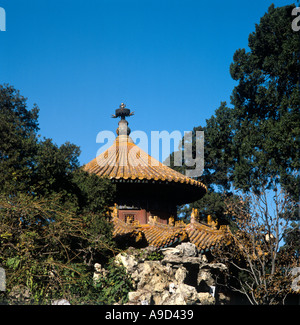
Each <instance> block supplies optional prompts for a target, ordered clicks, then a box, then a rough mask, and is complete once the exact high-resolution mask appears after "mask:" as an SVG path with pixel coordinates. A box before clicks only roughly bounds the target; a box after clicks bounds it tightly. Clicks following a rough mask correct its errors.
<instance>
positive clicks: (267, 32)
mask: <svg viewBox="0 0 300 325" xmlns="http://www.w3.org/2000/svg"><path fill="white" fill-rule="evenodd" d="M293 8H294V5H290V6H284V7H278V8H275V7H274V6H273V5H272V6H271V7H270V8H269V10H268V12H267V13H266V14H265V15H264V16H263V17H262V18H261V20H260V23H259V24H257V25H256V26H255V31H254V32H253V33H251V34H250V35H249V49H250V50H249V51H248V52H247V51H246V50H245V49H238V50H237V51H236V52H235V53H234V56H233V62H232V64H231V65H230V73H231V76H232V78H233V79H234V80H236V81H237V86H235V87H234V89H233V91H232V96H231V102H232V105H233V107H232V108H229V107H227V104H226V103H225V102H222V103H221V105H220V107H219V108H218V109H217V110H216V111H215V114H214V115H213V116H212V117H211V118H209V119H207V120H206V125H205V126H204V127H202V126H198V127H195V128H194V130H193V135H195V134H196V131H204V141H205V142H204V148H205V150H204V164H205V165H204V173H203V175H202V176H201V178H200V179H199V180H201V181H202V182H203V183H204V184H206V185H207V186H208V193H207V194H206V195H205V197H204V198H203V199H201V200H200V201H198V202H195V203H193V204H192V205H191V206H190V207H189V209H188V210H187V209H186V207H184V208H183V210H184V211H183V213H185V214H190V211H191V208H192V207H195V208H198V209H199V212H200V217H202V218H204V217H206V216H207V214H212V215H213V216H214V217H215V218H220V217H222V215H224V204H223V202H224V198H225V197H226V196H228V195H232V189H233V188H235V189H238V190H241V191H243V192H249V191H253V192H255V193H259V192H260V191H261V190H265V189H271V190H272V189H273V190H274V189H275V188H276V187H277V186H278V184H279V185H280V186H281V187H283V188H284V189H285V191H286V192H287V193H289V195H290V196H291V197H292V198H293V200H294V201H295V202H297V201H298V198H299V193H300V182H299V172H298V171H299V167H300V165H299V162H300V157H299V152H300V150H299V138H300V115H299V103H300V92H299V89H300V87H299V80H300V79H299V71H300V66H299V63H300V62H299V55H298V54H299V52H300V42H299V35H298V33H296V32H294V31H293V30H292V28H291V21H292V19H293V16H292V15H291V11H292V9H293ZM193 141H194V140H193ZM194 142H195V141H194ZM193 148H194V154H196V152H195V149H196V146H195V143H193ZM173 156H174V154H173V155H172V157H173ZM172 157H171V161H172ZM177 169H178V168H177ZM185 169H186V166H185V165H184V166H182V167H180V168H179V171H181V172H184V171H185ZM179 212H180V211H179ZM288 217H289V218H290V219H293V218H294V216H292V215H289V216H288Z"/></svg>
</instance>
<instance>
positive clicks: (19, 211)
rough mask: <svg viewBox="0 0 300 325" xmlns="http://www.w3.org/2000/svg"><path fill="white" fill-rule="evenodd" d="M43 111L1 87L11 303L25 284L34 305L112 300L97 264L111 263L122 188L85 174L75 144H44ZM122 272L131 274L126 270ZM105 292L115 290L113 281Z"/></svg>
mask: <svg viewBox="0 0 300 325" xmlns="http://www.w3.org/2000/svg"><path fill="white" fill-rule="evenodd" d="M38 111H39V110H38V108H37V106H36V105H34V107H33V108H32V109H31V110H29V109H28V108H27V103H26V99H25V98H24V97H23V96H21V95H20V93H19V91H18V90H16V89H15V88H14V87H12V86H8V85H4V86H0V265H2V266H3V267H5V269H6V271H7V288H8V289H7V294H8V296H7V297H6V298H7V300H8V301H10V302H12V301H11V299H10V298H9V295H10V294H13V291H14V290H15V289H16V288H17V289H16V290H17V291H18V290H19V291H20V288H21V287H23V288H25V289H26V290H29V291H30V293H31V300H30V302H36V303H41V302H49V301H50V300H51V299H56V298H60V297H61V295H64V298H69V299H74V301H75V303H76V299H77V298H78V299H79V298H80V301H83V300H84V299H90V301H93V300H96V301H98V302H99V294H102V296H106V295H105V292H104V293H103V292H102V293H101V292H99V290H98V289H97V288H95V286H94V285H93V282H92V272H93V269H92V265H93V263H94V262H95V261H97V262H99V261H105V262H106V261H107V260H108V259H109V256H111V255H112V254H113V252H114V250H115V246H114V243H113V241H112V224H111V223H110V222H109V218H110V207H111V206H112V205H113V203H114V195H115V187H114V186H113V185H112V184H111V182H110V180H109V179H102V178H99V177H98V176H96V175H90V174H88V173H87V172H84V171H83V170H82V169H81V167H80V165H79V159H78V158H79V155H80V148H79V147H78V146H76V145H75V144H72V143H69V142H66V143H64V144H62V145H61V146H57V145H56V144H55V143H53V141H52V140H51V139H46V138H44V139H43V140H40V139H39V136H38V134H37V132H38V130H39V128H38ZM116 274H117V275H118V278H120V277H122V276H123V277H126V276H125V274H124V272H123V273H122V270H121V271H120V270H116ZM100 287H101V290H102V291H103V290H108V289H107V288H106V284H105V283H104V284H103V285H102V284H100ZM100 287H99V288H100ZM124 290H125V291H126V290H127V289H126V288H125V289H124ZM116 297H117V296H116ZM116 297H115V298H116ZM118 297H119V296H118ZM0 298H1V297H0ZM112 301H115V300H112ZM86 302H89V301H86ZM22 303H24V301H23V302H22Z"/></svg>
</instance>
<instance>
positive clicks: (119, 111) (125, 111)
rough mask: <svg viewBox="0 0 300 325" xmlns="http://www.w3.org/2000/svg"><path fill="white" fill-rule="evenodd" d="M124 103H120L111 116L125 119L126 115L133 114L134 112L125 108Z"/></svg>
mask: <svg viewBox="0 0 300 325" xmlns="http://www.w3.org/2000/svg"><path fill="white" fill-rule="evenodd" d="M125 107H126V105H125V104H124V103H121V105H120V106H119V108H118V109H116V113H115V115H112V116H111V117H113V118H117V117H121V120H125V117H126V116H132V115H134V112H132V113H130V109H128V108H125Z"/></svg>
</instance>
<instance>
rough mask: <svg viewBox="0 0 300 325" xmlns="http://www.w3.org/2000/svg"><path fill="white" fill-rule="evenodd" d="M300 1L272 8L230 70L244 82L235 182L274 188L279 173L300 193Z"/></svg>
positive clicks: (238, 105) (237, 104)
mask: <svg viewBox="0 0 300 325" xmlns="http://www.w3.org/2000/svg"><path fill="white" fill-rule="evenodd" d="M294 7H295V6H294V5H290V6H285V7H279V8H275V7H274V5H271V6H270V7H269V10H268V12H267V13H266V14H265V15H264V16H263V17H262V18H261V20H260V23H259V24H257V25H256V27H255V32H253V33H251V34H250V35H249V48H250V51H249V52H246V50H245V49H239V50H237V51H236V52H235V54H234V56H233V63H232V64H231V66H230V73H231V76H232V78H233V79H234V80H236V81H238V85H237V86H236V87H235V88H234V89H233V92H232V96H231V101H232V104H233V105H234V108H233V116H234V120H235V126H234V133H235V135H234V138H233V146H234V148H235V153H234V156H235V168H234V173H233V176H234V184H235V186H237V187H239V188H241V189H243V190H245V191H247V190H249V189H253V190H254V191H255V190H259V189H260V188H264V187H270V186H272V184H273V178H272V176H273V177H275V176H277V178H276V182H277V183H280V184H281V186H283V187H285V188H286V190H287V191H288V192H289V193H290V195H293V198H294V199H295V200H297V199H298V197H299V174H298V173H297V172H298V170H299V162H300V159H299V158H300V157H299V134H300V123H299V122H300V117H299V102H300V92H299V71H300V61H299V53H300V42H299V35H298V34H297V33H296V32H294V31H293V30H292V28H291V21H292V19H293V16H292V15H291V11H292V9H293V8H294Z"/></svg>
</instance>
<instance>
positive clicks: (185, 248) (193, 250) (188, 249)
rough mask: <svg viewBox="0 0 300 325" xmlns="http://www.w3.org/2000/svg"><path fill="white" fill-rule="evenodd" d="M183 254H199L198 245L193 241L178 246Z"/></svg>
mask: <svg viewBox="0 0 300 325" xmlns="http://www.w3.org/2000/svg"><path fill="white" fill-rule="evenodd" d="M176 249H177V250H179V252H180V254H181V255H182V256H193V257H196V256H198V251H197V247H196V246H195V245H194V244H192V243H182V244H180V245H178V246H176Z"/></svg>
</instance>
